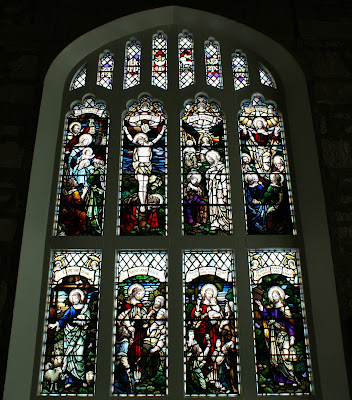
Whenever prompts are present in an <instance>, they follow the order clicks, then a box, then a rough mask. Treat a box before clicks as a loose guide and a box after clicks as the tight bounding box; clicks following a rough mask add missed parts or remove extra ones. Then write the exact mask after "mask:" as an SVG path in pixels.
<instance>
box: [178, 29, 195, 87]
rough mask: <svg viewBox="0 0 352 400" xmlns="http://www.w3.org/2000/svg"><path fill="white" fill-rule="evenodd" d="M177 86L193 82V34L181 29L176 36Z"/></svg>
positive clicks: (184, 85) (185, 85)
mask: <svg viewBox="0 0 352 400" xmlns="http://www.w3.org/2000/svg"><path fill="white" fill-rule="evenodd" d="M178 65H179V88H180V89H183V88H185V87H187V86H190V85H193V84H194V83H195V79H194V43H193V36H192V35H191V34H189V33H188V32H187V31H183V32H182V33H181V34H180V35H179V37H178Z"/></svg>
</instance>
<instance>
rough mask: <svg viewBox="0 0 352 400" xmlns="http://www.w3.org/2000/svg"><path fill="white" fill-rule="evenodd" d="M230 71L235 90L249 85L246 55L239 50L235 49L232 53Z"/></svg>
mask: <svg viewBox="0 0 352 400" xmlns="http://www.w3.org/2000/svg"><path fill="white" fill-rule="evenodd" d="M232 73H233V84H234V86H235V90H239V89H242V88H244V87H246V86H248V85H249V72H248V63H247V57H246V55H245V54H243V53H242V52H241V51H236V52H235V53H234V54H232Z"/></svg>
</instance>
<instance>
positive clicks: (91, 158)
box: [54, 95, 110, 236]
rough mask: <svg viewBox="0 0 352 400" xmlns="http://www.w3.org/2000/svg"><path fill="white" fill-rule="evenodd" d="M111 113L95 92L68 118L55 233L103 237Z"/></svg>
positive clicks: (62, 154) (78, 105) (76, 107)
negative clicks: (98, 99)
mask: <svg viewBox="0 0 352 400" xmlns="http://www.w3.org/2000/svg"><path fill="white" fill-rule="evenodd" d="M109 123H110V122H109V115H108V113H107V111H106V106H105V104H104V103H103V102H99V101H95V98H94V97H93V96H91V95H89V96H86V97H84V98H83V102H82V103H76V104H75V105H74V106H73V107H72V110H71V113H70V115H69V116H68V117H67V118H66V125H65V131H64V140H63V148H62V153H61V166H60V181H59V188H58V194H57V203H56V213H55V225H54V234H55V235H58V236H81V235H84V236H87V235H88V236H100V235H102V233H103V225H104V204H105V186H106V185H105V178H106V162H107V153H108V139H109Z"/></svg>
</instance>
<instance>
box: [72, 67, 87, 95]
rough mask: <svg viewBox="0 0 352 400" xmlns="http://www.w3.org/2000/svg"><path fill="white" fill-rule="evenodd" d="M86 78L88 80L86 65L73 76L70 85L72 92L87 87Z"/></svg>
mask: <svg viewBox="0 0 352 400" xmlns="http://www.w3.org/2000/svg"><path fill="white" fill-rule="evenodd" d="M86 78H87V64H84V65H82V67H81V68H80V69H79V70H78V71H77V72H76V73H75V75H74V76H73V78H72V81H71V84H70V91H71V90H75V89H79V88H81V87H83V86H86Z"/></svg>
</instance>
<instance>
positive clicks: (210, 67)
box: [204, 39, 223, 89]
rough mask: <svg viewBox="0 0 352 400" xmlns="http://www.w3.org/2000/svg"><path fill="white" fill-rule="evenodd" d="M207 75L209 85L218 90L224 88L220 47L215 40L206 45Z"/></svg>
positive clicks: (210, 40)
mask: <svg viewBox="0 0 352 400" xmlns="http://www.w3.org/2000/svg"><path fill="white" fill-rule="evenodd" d="M204 53H205V74H206V80H207V85H209V86H214V87H216V88H217V89H222V88H223V82H222V68H221V54H220V45H219V43H218V42H216V41H215V40H213V39H209V40H207V41H206V42H205V44H204Z"/></svg>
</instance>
